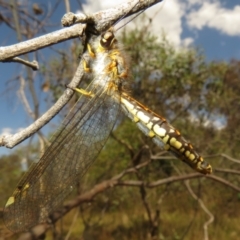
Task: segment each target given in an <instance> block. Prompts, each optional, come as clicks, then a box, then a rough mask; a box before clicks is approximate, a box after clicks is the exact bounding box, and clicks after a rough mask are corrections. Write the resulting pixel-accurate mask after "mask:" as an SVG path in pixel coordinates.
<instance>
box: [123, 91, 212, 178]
mask: <svg viewBox="0 0 240 240" xmlns="http://www.w3.org/2000/svg"><path fill="white" fill-rule="evenodd" d="M121 102H122V106H123V109H124V111H125V112H126V113H127V115H128V117H129V118H131V119H132V120H133V121H134V122H136V124H137V126H138V127H139V129H140V130H141V131H142V132H143V133H144V134H145V135H147V136H149V137H151V138H152V140H153V141H154V143H156V144H157V145H159V146H160V147H163V148H164V149H165V150H167V151H170V152H171V153H172V154H174V155H175V156H176V157H177V158H180V159H181V160H182V161H184V162H185V163H187V164H188V165H189V166H191V167H192V168H193V169H195V170H196V171H198V172H200V173H203V174H209V173H211V172H212V167H211V166H210V165H209V164H208V163H206V162H205V161H204V160H203V158H202V157H201V156H200V155H199V154H198V153H197V152H196V151H195V150H194V148H193V146H192V145H191V143H189V142H188V141H186V140H185V139H184V138H183V137H182V135H181V134H180V132H179V131H178V130H177V129H175V128H174V127H173V126H171V125H170V124H169V123H168V122H167V121H166V119H164V118H163V117H161V116H158V115H157V114H155V113H154V112H152V111H151V110H149V109H148V108H146V107H145V106H143V105H142V104H140V103H138V102H137V101H135V100H133V99H132V98H131V97H130V96H128V95H127V94H123V96H122V98H121Z"/></svg>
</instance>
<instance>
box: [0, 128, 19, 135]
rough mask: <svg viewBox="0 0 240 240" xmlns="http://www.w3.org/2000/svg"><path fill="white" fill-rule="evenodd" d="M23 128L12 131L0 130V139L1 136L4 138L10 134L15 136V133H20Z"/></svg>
mask: <svg viewBox="0 0 240 240" xmlns="http://www.w3.org/2000/svg"><path fill="white" fill-rule="evenodd" d="M23 129H24V128H18V129H16V130H15V129H12V128H2V129H1V131H0V137H2V136H6V135H11V134H15V133H17V132H20V131H22V130H23Z"/></svg>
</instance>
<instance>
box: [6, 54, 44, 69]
mask: <svg viewBox="0 0 240 240" xmlns="http://www.w3.org/2000/svg"><path fill="white" fill-rule="evenodd" d="M3 62H6V63H7V62H17V63H21V64H24V65H26V66H27V67H30V68H32V70H33V71H36V70H38V69H39V65H38V62H37V61H36V60H33V61H32V62H29V61H27V60H25V59H22V58H19V57H14V58H10V59H8V60H5V61H3Z"/></svg>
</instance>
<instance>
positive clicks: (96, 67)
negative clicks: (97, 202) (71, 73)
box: [4, 29, 212, 232]
mask: <svg viewBox="0 0 240 240" xmlns="http://www.w3.org/2000/svg"><path fill="white" fill-rule="evenodd" d="M87 48H88V52H89V56H90V57H89V61H86V62H85V64H84V69H85V70H86V71H89V69H91V71H92V76H93V80H92V82H91V84H90V85H89V86H88V87H87V88H86V89H75V90H76V91H78V92H80V93H81V96H80V98H79V100H78V102H77V103H76V104H75V106H74V107H73V109H72V110H71V112H70V113H69V114H68V116H67V117H66V118H65V119H64V121H63V123H62V125H61V127H60V129H59V130H58V131H57V132H56V133H55V135H54V136H53V138H52V140H51V144H50V146H49V147H48V148H47V150H46V151H45V153H44V154H43V156H42V157H41V159H40V160H39V162H38V163H37V164H35V165H33V166H32V167H31V168H30V169H29V170H28V172H27V173H26V175H25V176H23V178H22V179H21V180H20V182H19V183H18V185H17V187H16V189H15V191H14V193H13V194H12V196H11V197H10V198H9V199H8V201H7V203H6V205H5V209H4V222H5V224H6V226H7V227H8V228H9V229H10V230H11V231H13V232H21V231H24V230H28V229H29V228H31V227H33V226H35V225H37V224H38V223H43V222H47V221H48V219H49V217H50V216H51V214H52V213H53V212H54V211H55V210H56V209H57V208H58V207H59V206H60V205H61V204H62V203H63V201H64V199H65V198H66V197H67V196H68V195H69V194H70V193H71V191H72V190H73V188H74V187H75V185H76V183H77V182H78V181H79V180H80V178H81V177H82V176H83V175H84V173H86V171H87V170H88V168H89V167H90V166H91V164H92V163H93V161H94V160H95V159H96V157H97V156H98V154H99V152H100V151H101V149H102V148H103V146H104V145H105V143H106V141H107V139H108V137H109V135H110V133H111V131H112V129H113V127H114V125H115V123H116V120H117V119H118V116H119V114H120V113H121V112H124V113H125V114H126V115H127V116H128V117H129V118H131V119H132V120H133V121H134V122H135V123H136V125H137V126H138V127H139V129H140V130H141V131H142V132H143V133H144V134H146V135H147V136H149V137H150V138H152V140H153V141H154V142H155V143H156V144H157V145H159V146H161V147H164V148H165V149H166V150H168V151H170V152H171V153H173V154H174V155H175V156H176V157H177V158H179V159H181V160H182V161H184V162H185V163H187V164H188V165H189V166H191V167H192V168H193V169H195V170H196V171H198V172H200V173H203V174H209V173H211V172H212V168H211V166H210V165H209V164H208V163H206V162H204V160H203V158H202V157H201V156H200V155H199V154H198V153H197V152H196V151H195V150H194V148H193V146H192V145H191V143H189V142H188V141H186V140H185V139H184V138H183V137H182V135H181V134H180V132H179V131H178V130H176V129H175V128H174V127H173V126H171V125H170V124H169V123H168V122H167V121H166V120H165V118H163V117H161V116H159V115H158V114H156V113H154V112H153V111H151V110H150V109H148V108H147V107H146V106H144V105H143V104H141V103H139V102H138V101H136V100H135V99H133V98H132V97H131V96H130V95H129V94H128V92H129V91H128V89H127V86H128V85H129V84H128V79H129V69H128V66H127V62H126V59H125V53H123V51H122V50H121V48H120V47H119V43H118V41H117V39H116V38H115V35H114V32H113V29H110V30H108V31H107V32H104V33H103V34H101V36H99V37H97V38H95V39H94V40H92V41H90V42H89V43H88V47H87Z"/></svg>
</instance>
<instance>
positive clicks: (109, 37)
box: [100, 31, 116, 49]
mask: <svg viewBox="0 0 240 240" xmlns="http://www.w3.org/2000/svg"><path fill="white" fill-rule="evenodd" d="M115 41H116V38H115V36H114V34H113V32H111V31H108V32H105V33H103V34H102V35H101V40H100V44H101V46H102V47H103V48H105V49H109V48H110V47H111V45H112V43H113V42H115Z"/></svg>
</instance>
